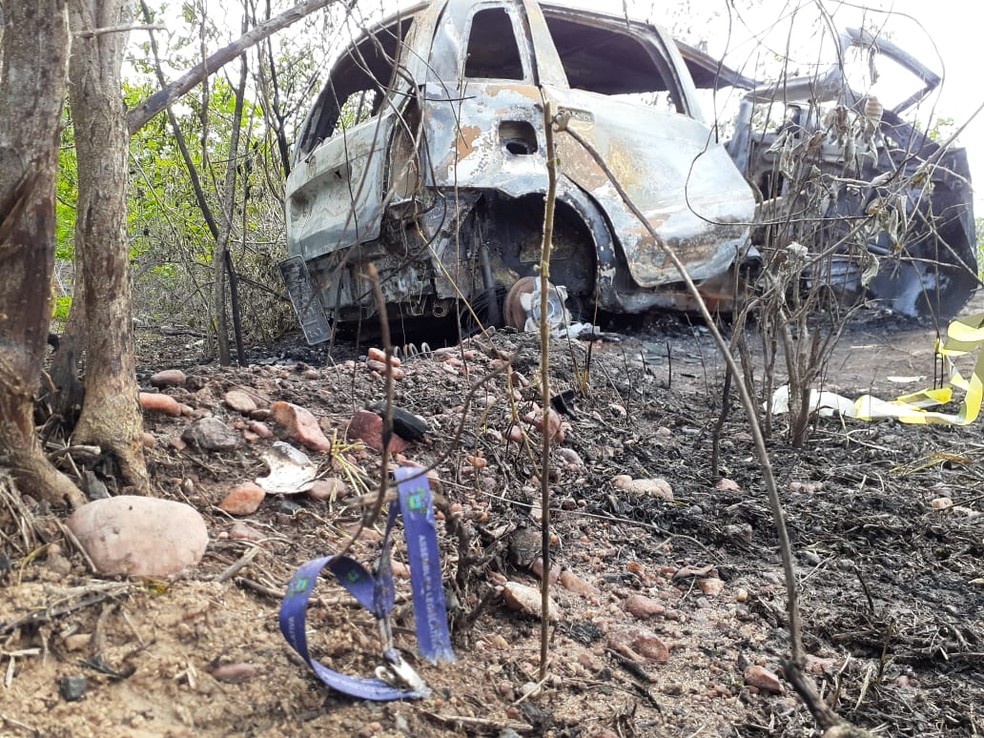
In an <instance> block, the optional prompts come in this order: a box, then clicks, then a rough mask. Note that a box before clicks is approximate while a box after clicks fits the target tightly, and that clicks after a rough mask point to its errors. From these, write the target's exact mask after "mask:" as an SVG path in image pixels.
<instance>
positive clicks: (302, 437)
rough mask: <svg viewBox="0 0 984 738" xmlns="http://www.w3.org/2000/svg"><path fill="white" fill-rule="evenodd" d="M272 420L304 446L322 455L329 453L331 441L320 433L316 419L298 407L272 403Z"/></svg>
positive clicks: (285, 403)
mask: <svg viewBox="0 0 984 738" xmlns="http://www.w3.org/2000/svg"><path fill="white" fill-rule="evenodd" d="M273 419H274V421H275V422H277V423H279V424H280V425H282V426H284V427H285V428H286V429H287V431H288V432H289V433H290V435H291V437H292V438H294V439H295V440H296V441H298V442H299V443H301V444H303V445H304V446H307V447H308V448H310V449H313V450H314V451H323V452H324V453H329V452H330V451H331V441H329V440H328V439H327V438H326V437H325V434H324V433H323V432H322V431H321V426H319V425H318V419H317V418H315V417H314V415H312V414H311V412H310V411H308V410H305V409H304V408H303V407H301V406H300V405H295V404H293V403H291V402H283V401H279V402H275V403H273Z"/></svg>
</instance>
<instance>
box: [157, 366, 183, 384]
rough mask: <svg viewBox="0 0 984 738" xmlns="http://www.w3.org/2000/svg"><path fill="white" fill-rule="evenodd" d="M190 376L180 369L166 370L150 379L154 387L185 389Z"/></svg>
mask: <svg viewBox="0 0 984 738" xmlns="http://www.w3.org/2000/svg"><path fill="white" fill-rule="evenodd" d="M187 381H188V376H187V375H186V374H185V373H184V372H183V371H181V370H180V369H165V370H164V371H162V372H157V374H155V375H154V376H152V377H151V378H150V384H151V386H153V387H183V386H184V383H185V382H187Z"/></svg>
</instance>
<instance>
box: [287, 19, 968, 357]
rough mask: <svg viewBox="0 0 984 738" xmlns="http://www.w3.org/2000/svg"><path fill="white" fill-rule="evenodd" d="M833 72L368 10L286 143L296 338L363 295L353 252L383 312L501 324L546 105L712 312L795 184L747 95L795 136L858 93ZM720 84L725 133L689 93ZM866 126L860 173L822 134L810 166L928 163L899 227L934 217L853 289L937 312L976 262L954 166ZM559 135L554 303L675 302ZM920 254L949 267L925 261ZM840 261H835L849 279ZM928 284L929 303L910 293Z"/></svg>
mask: <svg viewBox="0 0 984 738" xmlns="http://www.w3.org/2000/svg"><path fill="white" fill-rule="evenodd" d="M859 38H860V37H859ZM857 40H858V39H855V41H857ZM860 40H862V41H863V39H860ZM845 43H853V41H852V40H851V39H850V38H848V39H847V41H845ZM904 63H905V64H907V65H908V67H909V68H912V69H915V71H914V74H916V76H917V78H919V79H920V80H921V82H922V83H923V84H924V85H925V89H926V90H929V89H931V88H932V86H933V85H934V84H936V80H935V79H934V77H933V76H932V75H931V73H928V72H926V71H925V70H923V69H922V68H920V67H918V66H917V64H916V63H915V62H914V60H911V59H910V58H907V57H905V58H904ZM841 72H842V70H840V69H839V68H837V69H834V70H832V71H831V72H830V74H829V75H828V76H827V77H826V78H824V79H823V80H820V81H819V84H818V80H816V79H810V80H807V79H805V78H804V79H802V80H788V81H786V82H785V83H784V84H783V85H781V86H780V85H773V86H764V85H761V84H759V83H757V82H755V81H754V80H751V79H749V78H747V77H744V76H742V75H740V74H738V73H737V72H734V71H733V70H730V69H728V68H726V67H723V66H721V65H720V64H719V63H718V62H717V61H715V60H712V59H710V57H707V56H706V55H704V54H701V53H700V52H698V51H696V50H694V49H691V48H689V47H686V46H682V45H681V46H679V47H678V45H676V44H675V43H674V41H673V40H672V39H671V38H670V37H669V36H668V35H667V34H666V33H665V32H663V31H662V30H660V29H658V28H655V27H653V26H650V25H648V24H643V23H636V22H630V21H626V19H625V18H624V17H616V16H609V15H605V14H602V13H596V12H587V11H581V10H573V9H570V8H566V7H562V6H560V5H553V4H551V3H549V2H543V3H538V2H536V1H535V0H435V2H431V3H429V4H424V5H420V6H418V7H416V8H414V9H413V10H411V11H408V12H407V13H405V14H403V15H402V16H400V17H397V18H394V19H391V20H389V21H387V22H384V23H383V24H381V25H380V26H379V27H377V28H375V29H373V30H372V31H371V32H370V33H369V34H367V35H366V36H365V37H363V38H362V39H360V40H358V41H356V42H355V43H353V44H351V45H350V46H349V47H348V48H347V49H346V50H345V52H344V53H343V54H342V55H341V56H340V57H339V59H338V60H336V62H335V63H334V65H333V67H332V70H331V73H330V76H329V80H328V83H327V84H326V86H325V88H324V90H323V91H322V92H321V94H320V96H319V98H318V101H317V102H316V104H315V106H314V108H313V110H312V112H311V114H310V115H309V117H308V120H307V122H306V123H305V125H304V128H303V130H302V133H301V136H300V139H299V141H298V144H297V151H296V158H297V165H296V167H295V169H294V171H293V172H292V174H291V176H290V178H289V180H288V186H287V194H288V205H287V221H288V248H289V253H290V255H291V258H290V259H289V260H288V261H287V262H285V265H284V267H283V272H284V276H285V280H286V282H287V284H288V287H289V290H290V292H291V296H292V300H293V302H294V305H295V307H296V308H297V310H298V314H299V316H300V317H301V322H302V325H303V326H304V329H305V334H306V335H307V337H308V340H309V341H311V342H318V341H321V340H325V337H326V336H327V335H330V330H329V326H330V323H331V322H332V321H334V322H343V323H344V322H347V321H354V320H358V319H360V318H362V317H366V316H369V315H371V314H373V313H374V312H375V311H376V310H377V305H376V303H375V300H374V299H373V297H372V294H371V290H370V287H369V284H368V282H367V281H366V280H365V268H366V266H367V265H368V264H369V263H370V262H371V263H373V264H374V265H375V266H376V269H377V270H378V271H379V273H380V275H381V288H382V291H383V295H384V298H385V301H386V303H387V310H388V312H390V313H391V315H393V316H397V315H398V316H400V317H401V318H403V319H408V318H429V317H432V316H436V317H441V316H444V315H447V314H448V313H449V312H451V311H452V310H454V309H458V308H460V306H461V305H462V304H464V303H467V304H468V305H469V306H470V308H473V309H475V310H476V311H478V312H479V314H480V315H479V317H480V318H481V319H482V320H483V321H487V322H493V323H494V322H496V321H498V320H499V319H500V318H501V314H500V305H501V302H502V298H503V295H504V293H505V292H506V291H507V290H508V289H509V288H510V287H512V286H514V285H516V284H517V283H519V282H520V280H522V279H523V278H524V277H527V276H530V275H532V274H534V273H535V271H536V269H537V267H538V265H539V262H540V248H541V240H542V226H543V215H544V194H545V192H546V190H547V159H546V156H547V154H546V135H545V129H544V119H543V117H544V112H543V111H544V108H545V104H546V103H547V102H549V103H551V104H552V106H553V109H554V110H555V111H557V112H558V113H559V114H560V115H561V116H563V118H564V119H565V121H566V125H567V126H568V127H569V128H570V129H572V130H574V131H576V132H577V133H578V134H579V136H580V137H582V138H583V139H585V140H587V141H588V143H589V144H590V145H591V147H592V148H594V149H595V150H596V151H597V152H598V153H599V154H600V155H601V157H602V159H603V161H605V162H606V166H607V168H608V169H609V170H610V172H611V174H612V175H613V176H614V177H616V178H617V180H618V182H619V183H620V185H621V186H622V187H623V188H624V189H625V190H626V192H627V193H628V194H629V196H630V197H631V198H632V200H633V202H634V204H635V205H636V206H637V207H639V208H640V209H641V211H642V212H643V213H644V214H645V215H646V218H647V220H648V221H649V225H650V226H651V227H652V228H653V229H655V231H656V232H657V233H658V234H659V237H660V240H661V241H663V242H664V243H665V244H667V245H668V246H671V247H672V248H673V249H674V250H675V252H676V253H677V254H678V255H679V256H680V258H681V260H682V261H683V263H684V265H685V266H686V268H687V270H688V272H689V274H690V275H691V276H692V277H693V278H694V279H695V280H696V281H697V282H698V284H699V286H700V288H701V291H702V293H703V295H704V297H705V299H707V300H708V301H709V302H711V303H712V305H713V306H714V307H720V308H722V309H727V308H729V307H730V306H732V305H733V304H734V301H735V297H736V295H738V294H739V290H738V286H739V281H740V280H739V268H740V267H741V266H742V264H743V262H744V260H745V257H746V255H747V254H748V253H749V252H750V250H751V251H752V252H753V253H758V251H757V249H755V248H751V247H752V246H753V244H752V236H753V235H756V236H757V237H758V238H759V239H760V240H759V242H758V243H756V244H754V246H757V247H758V248H759V249H767V248H769V246H770V244H769V243H767V242H765V241H767V239H768V236H769V235H770V233H771V232H770V230H769V228H768V227H767V225H768V219H769V217H770V215H769V214H770V212H772V211H773V210H775V207H776V205H777V203H782V202H784V198H786V199H787V200H788V198H789V197H790V187H791V186H792V185H791V183H790V182H788V181H786V182H784V181H783V179H782V177H781V176H777V173H780V162H779V161H778V159H777V151H778V150H779V146H778V145H777V141H779V138H778V136H779V135H780V134H778V133H777V132H776V131H775V130H774V129H769V128H765V129H763V130H759V129H757V128H756V126H757V125H758V124H759V120H760V117H761V116H759V117H758V118H756V117H755V111H756V108H757V106H761V105H763V104H772V103H774V102H775V101H776V100H782V101H784V102H786V103H787V106H788V107H789V108H790V109H791V110H794V111H800V112H802V113H803V118H802V120H803V123H804V124H803V125H801V128H802V131H801V132H800V133H801V135H804V136H814V137H817V134H823V135H820V136H819V138H817V140H821V139H824V135H826V134H825V131H824V129H823V125H822V124H821V121H820V117H819V112H818V111H819V110H820V106H822V105H823V104H825V103H828V102H831V101H835V102H837V103H839V104H841V105H842V107H843V108H844V109H851V106H853V108H854V109H855V110H856V109H858V106H862V107H863V105H864V98H863V97H862V96H860V95H858V94H857V93H854V92H853V91H850V89H849V88H848V87H847V86H846V85H845V84H844V80H843V79H842V76H840V75H841ZM725 85H731V86H737V87H739V88H742V89H744V90H746V91H747V94H746V96H745V101H744V103H743V105H742V109H741V111H740V114H739V120H738V125H737V128H736V134H735V136H734V138H733V140H732V141H730V142H729V143H728V145H727V147H725V146H724V145H721V144H718V143H716V142H715V137H714V136H713V135H712V133H711V130H710V128H709V126H708V124H707V123H706V122H705V120H704V117H703V114H702V112H701V110H700V106H699V104H698V99H699V94H698V88H719V87H722V86H725ZM818 90H819V91H820V93H822V94H818ZM845 90H847V91H848V93H849V95H848V96H849V98H850V99H849V100H847V101H846V102H845V101H844V99H843V98H844V95H845ZM923 94H924V93H923ZM912 99H913V100H914V99H916V96H913V98H912ZM880 125H881V126H882V129H881V136H880V138H879V141H880V142H881V143H878V144H876V145H875V146H874V149H873V151H872V155H870V156H868V157H862V158H861V161H862V163H863V164H864V166H863V168H860V169H857V170H856V171H855V170H852V169H851V168H850V164H852V163H853V160H852V158H851V156H848V153H849V152H846V151H845V150H844V147H843V146H842V145H840V146H839V147H838V146H836V145H831V143H830V141H826V140H825V139H824V141H823V145H822V146H821V147H820V148H819V152H820V154H819V156H818V158H817V163H818V165H819V166H821V167H823V168H825V171H828V172H830V173H832V174H836V175H838V176H842V177H843V176H846V175H848V174H850V176H852V177H854V178H855V179H856V180H857V181H858V182H862V183H864V182H870V181H871V180H873V179H874V180H877V179H878V178H879V177H880V176H882V179H885V177H884V176H883V175H891V174H893V173H898V174H900V175H902V174H905V175H909V174H911V173H913V171H914V169H913V168H914V167H915V168H918V167H919V166H921V165H925V164H927V163H931V164H932V165H933V167H932V169H931V173H930V175H929V177H928V179H927V181H928V182H929V187H928V188H927V187H925V186H924V187H923V189H922V190H920V191H918V192H917V191H912V192H909V193H907V194H905V197H906V198H909V199H911V201H912V204H911V206H910V207H908V208H907V211H908V213H909V215H910V220H911V221H912V222H916V221H919V220H920V219H921V222H923V223H930V224H932V225H933V226H934V228H935V230H934V231H933V233H934V235H933V236H932V237H929V236H927V235H926V230H927V229H925V228H923V229H922V230H921V231H920V230H919V229H918V228H916V229H915V230H914V231H913V233H914V235H913V237H912V238H909V239H907V244H906V246H907V248H908V249H909V251H913V250H915V251H918V252H919V253H921V254H923V255H925V256H927V259H924V260H922V261H920V259H896V261H897V262H898V266H897V267H896V266H893V267H892V268H890V269H888V268H883V269H882V271H881V272H880V273H879V276H878V277H877V279H876V280H875V281H874V282H872V283H871V284H870V285H868V288H869V290H870V291H871V292H872V293H873V294H874V295H875V296H879V297H885V298H886V299H888V300H891V301H894V304H896V307H898V308H899V309H901V310H903V311H905V312H912V313H915V314H923V313H925V312H927V311H929V312H933V313H934V314H936V315H941V314H944V313H950V314H952V312H953V311H955V310H956V309H958V308H959V306H961V305H963V303H964V302H965V301H966V298H967V296H968V295H969V292H970V290H971V289H972V286H973V285H971V284H969V282H968V281H967V275H972V276H971V277H970V278H971V279H974V278H975V274H976V259H975V258H974V253H973V250H972V249H969V247H968V244H969V243H972V238H970V236H972V234H973V230H972V227H973V214H972V212H971V209H970V195H969V177H967V176H966V159H965V157H963V156H962V152H959V151H946V152H944V151H942V150H938V147H937V148H936V149H934V148H933V146H934V145H931V142H928V141H926V140H922V141H920V142H918V143H916V140H915V133H916V132H915V129H913V128H912V127H911V126H908V127H904V125H902V124H901V122H900V119H899V118H898V115H897V113H896V112H895V111H885V115H884V117H883V118H882V120H881V123H880ZM810 126H812V128H810ZM787 135H789V134H787ZM872 140H874V139H872ZM555 141H556V146H557V155H558V161H559V165H560V166H559V169H560V175H561V176H560V179H559V181H558V184H557V211H556V216H555V229H554V250H553V256H552V261H551V279H552V281H553V282H554V283H555V284H558V285H563V286H564V287H565V288H566V293H567V294H568V295H569V297H570V299H569V304H571V305H574V306H580V307H581V308H582V309H583V311H584V314H590V313H589V311H590V310H591V309H592V308H593V307H597V308H599V309H602V310H606V311H611V312H616V313H618V312H622V313H635V312H641V311H645V310H648V309H650V308H653V307H669V308H675V309H680V310H690V309H693V307H694V305H693V302H692V298H691V297H690V296H689V295H688V294H687V293H686V292H685V290H683V289H682V284H681V280H680V275H679V274H677V273H676V271H675V269H674V268H673V267H672V265H671V264H669V263H668V260H667V259H666V257H665V254H664V252H663V250H662V249H661V248H660V246H659V245H658V244H657V243H655V242H654V239H653V238H652V235H651V233H650V232H649V229H648V228H646V227H645V226H644V225H643V224H641V223H639V222H638V220H637V218H636V217H635V216H634V215H633V214H632V213H631V212H630V210H629V208H628V207H627V205H626V203H624V202H623V201H622V199H621V197H620V196H619V194H618V193H617V192H616V189H615V187H614V186H613V185H612V182H611V181H610V178H609V174H608V173H606V172H605V171H604V170H603V169H602V168H601V167H600V166H599V165H598V164H597V163H596V162H595V160H594V159H593V158H592V156H590V155H589V152H588V151H587V150H586V149H585V148H584V147H583V146H582V145H581V144H580V143H579V142H578V141H576V140H575V139H574V137H572V136H571V135H569V134H567V133H565V132H564V131H560V132H558V133H557V135H556V136H555ZM780 143H782V142H781V141H780ZM879 147H880V148H879ZM875 149H877V150H875ZM865 162H867V163H866V164H865ZM927 171H929V170H927ZM883 189H884V187H883ZM879 192H880V191H879V190H878V189H877V187H853V188H845V189H844V192H843V193H842V195H841V196H840V197H839V198H837V199H836V200H835V202H834V203H833V204H832V205H831V206H830V208H829V209H828V210H826V211H825V212H822V213H819V214H818V218H817V221H818V222H823V223H837V222H844V223H849V222H852V221H853V220H856V219H857V218H858V217H861V216H862V215H865V214H867V213H868V211H869V210H870V208H871V205H872V202H875V201H876V198H877V197H878V194H879ZM859 193H861V194H859ZM895 195H896V200H898V193H897V192H896V193H895ZM756 198H757V199H758V203H756ZM927 203H928V205H927ZM756 205H758V208H756ZM756 220H758V221H759V223H758V227H756V228H754V229H753V228H752V226H754V225H756ZM763 223H765V226H763ZM968 224H969V226H970V230H968V229H967V227H968ZM936 226H939V227H936ZM940 234H942V235H940ZM814 235H815V237H816V241H817V243H816V244H813V245H812V246H814V247H815V250H816V251H821V250H823V249H824V248H826V247H827V246H829V245H830V244H831V243H837V242H838V239H843V238H844V234H843V233H841V232H838V231H837V228H836V227H835V226H829V225H828V226H824V228H821V229H818V230H817V233H816V234H814ZM763 238H765V241H763V240H762V239H763ZM920 239H921V240H920ZM930 241H931V242H932V243H930ZM864 247H865V248H867V249H868V251H870V252H871V253H874V254H877V255H879V257H880V258H882V259H883V261H884V262H886V263H887V262H888V261H889V260H888V259H887V258H886V257H889V256H892V257H895V256H898V254H897V253H896V252H898V251H899V249H898V248H897V245H896V244H890V245H889V246H886V244H885V238H884V237H883V236H882V235H879V234H874V235H872V237H871V238H870V239H869V243H867V244H865V245H864ZM941 250H942V251H947V250H949V252H952V253H953V254H958V255H959V259H953V258H943V256H940V252H941ZM930 252H932V254H930ZM907 253H908V252H907ZM930 256H936V257H938V260H939V261H942V262H945V263H946V264H950V265H952V264H955V263H959V267H960V268H959V269H958V268H956V267H944V268H940V267H939V266H938V265H932V266H927V265H926V262H927V261H929V260H930V259H929V257H930ZM944 256H945V255H944ZM851 258H853V257H851ZM851 258H847V257H845V259H844V267H843V269H842V270H841V272H839V273H842V274H844V275H846V277H845V280H847V281H850V280H855V281H860V277H859V267H858V266H857V264H856V263H855V262H854V261H851ZM855 261H856V260H855ZM906 270H908V271H906ZM807 276H809V275H807ZM302 281H303V282H305V284H303V285H302V284H300V282H302ZM930 292H935V293H936V294H938V295H942V297H937V298H936V299H925V296H926V295H927V294H929V293H930ZM946 295H949V297H947V296H946ZM920 296H921V297H920ZM958 303H959V304H958ZM910 304H911V309H909V308H908V307H907V306H910Z"/></svg>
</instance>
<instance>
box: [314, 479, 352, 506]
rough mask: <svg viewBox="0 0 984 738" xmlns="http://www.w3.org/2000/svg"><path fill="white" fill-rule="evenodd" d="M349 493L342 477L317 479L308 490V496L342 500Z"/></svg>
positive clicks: (319, 498)
mask: <svg viewBox="0 0 984 738" xmlns="http://www.w3.org/2000/svg"><path fill="white" fill-rule="evenodd" d="M347 494H348V486H347V485H346V484H345V482H343V481H342V480H341V479H337V478H335V477H330V478H328V479H315V480H314V482H312V483H311V489H309V490H308V496H309V497H311V498H312V499H315V500H331V501H333V502H334V501H335V500H340V499H342V498H343V497H345V496H346V495H347Z"/></svg>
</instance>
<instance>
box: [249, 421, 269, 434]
mask: <svg viewBox="0 0 984 738" xmlns="http://www.w3.org/2000/svg"><path fill="white" fill-rule="evenodd" d="M246 427H247V428H249V430H250V431H251V432H252V433H255V434H256V435H257V436H259V437H260V438H273V431H272V430H270V428H269V426H267V424H266V423H264V422H262V421H259V420H251V421H249V423H248V424H247V425H246Z"/></svg>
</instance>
